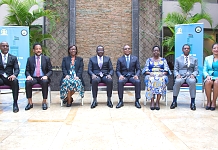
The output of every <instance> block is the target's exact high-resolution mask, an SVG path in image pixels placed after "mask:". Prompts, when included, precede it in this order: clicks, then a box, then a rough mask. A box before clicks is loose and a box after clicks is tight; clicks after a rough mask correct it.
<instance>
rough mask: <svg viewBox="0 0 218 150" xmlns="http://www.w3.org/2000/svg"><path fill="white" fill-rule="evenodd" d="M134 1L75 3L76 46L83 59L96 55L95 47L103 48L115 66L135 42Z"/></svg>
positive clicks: (95, 0)
mask: <svg viewBox="0 0 218 150" xmlns="http://www.w3.org/2000/svg"><path fill="white" fill-rule="evenodd" d="M131 6H132V1H131V0H119V1H117V0H107V1H105V0H89V1H88V2H87V0H79V1H76V44H77V46H78V50H79V55H81V56H82V57H83V59H84V62H85V63H84V64H85V67H84V68H85V70H87V66H88V60H89V58H90V57H91V56H94V55H96V47H97V46H98V45H103V46H104V48H105V55H108V56H110V57H111V60H112V63H113V67H114V69H115V67H116V61H117V58H118V57H120V56H121V55H122V54H123V51H122V48H123V46H124V45H125V44H128V45H130V46H131V42H132V39H131V37H132V19H131V17H132V14H131V13H132V11H131Z"/></svg>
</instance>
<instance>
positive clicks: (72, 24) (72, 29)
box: [68, 0, 76, 46]
mask: <svg viewBox="0 0 218 150" xmlns="http://www.w3.org/2000/svg"><path fill="white" fill-rule="evenodd" d="M68 2H69V25H68V39H69V40H68V46H70V45H73V44H76V0H68Z"/></svg>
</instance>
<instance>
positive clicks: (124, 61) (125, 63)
mask: <svg viewBox="0 0 218 150" xmlns="http://www.w3.org/2000/svg"><path fill="white" fill-rule="evenodd" d="M123 64H124V65H125V66H126V68H127V62H126V57H125V55H123Z"/></svg>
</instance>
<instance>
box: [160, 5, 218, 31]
mask: <svg viewBox="0 0 218 150" xmlns="http://www.w3.org/2000/svg"><path fill="white" fill-rule="evenodd" d="M199 6H200V5H199V4H196V5H195V6H194V9H193V11H192V12H191V13H193V14H196V13H198V12H200V7H199ZM217 8H218V4H216V3H206V12H207V13H208V14H210V15H211V17H212V20H213V25H212V27H215V26H216V25H217V24H218V17H217ZM171 12H181V8H180V7H179V4H178V2H176V1H163V18H165V17H166V16H167V14H168V13H171ZM200 22H202V23H204V27H205V28H208V29H209V28H210V24H209V23H208V22H207V21H205V20H201V21H200Z"/></svg>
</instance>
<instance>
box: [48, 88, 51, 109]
mask: <svg viewBox="0 0 218 150" xmlns="http://www.w3.org/2000/svg"><path fill="white" fill-rule="evenodd" d="M50 106H51V87H50V86H48V107H50Z"/></svg>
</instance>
